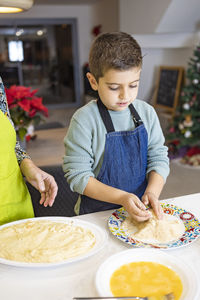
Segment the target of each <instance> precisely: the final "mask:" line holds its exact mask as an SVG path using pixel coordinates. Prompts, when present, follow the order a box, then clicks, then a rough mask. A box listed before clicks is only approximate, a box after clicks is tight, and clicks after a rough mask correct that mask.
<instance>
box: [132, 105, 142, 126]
mask: <svg viewBox="0 0 200 300" xmlns="http://www.w3.org/2000/svg"><path fill="white" fill-rule="evenodd" d="M129 109H130V111H131V114H132V117H133V122H134V123H135V127H138V126H140V125H142V124H143V122H142V120H141V118H140V116H139V115H138V113H137V111H136V109H135V107H134V106H133V104H132V103H131V104H130V105H129Z"/></svg>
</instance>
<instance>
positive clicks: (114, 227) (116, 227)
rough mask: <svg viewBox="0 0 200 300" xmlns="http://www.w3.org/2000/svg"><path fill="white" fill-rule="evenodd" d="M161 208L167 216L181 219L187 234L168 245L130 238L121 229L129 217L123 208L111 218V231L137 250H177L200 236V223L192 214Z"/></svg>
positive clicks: (170, 205)
mask: <svg viewBox="0 0 200 300" xmlns="http://www.w3.org/2000/svg"><path fill="white" fill-rule="evenodd" d="M161 206H162V208H163V211H164V213H165V214H169V215H172V216H175V217H177V218H179V219H180V220H181V221H182V222H183V224H184V226H185V233H184V234H183V235H182V236H181V237H180V238H179V239H178V240H176V241H173V242H170V243H167V244H158V243H145V242H142V241H138V240H136V239H134V238H133V237H130V236H128V234H127V233H126V232H125V231H124V230H123V229H122V228H121V224H122V222H123V221H124V220H125V219H126V217H127V215H128V213H127V212H126V211H125V210H124V208H123V207H122V208H119V209H117V210H115V211H114V212H113V213H112V215H111V216H110V218H109V220H108V226H109V229H110V231H111V232H112V234H113V235H114V236H116V237H117V238H118V239H120V240H121V241H123V242H125V243H127V244H130V245H132V246H134V247H137V248H139V247H140V248H141V247H142V248H159V249H170V248H177V247H182V246H186V245H188V244H190V243H192V242H193V241H194V240H196V239H197V238H198V237H199V236H200V222H199V220H198V219H196V218H195V216H194V215H193V214H192V213H190V212H188V211H186V210H184V209H182V208H179V207H177V206H175V205H172V204H161Z"/></svg>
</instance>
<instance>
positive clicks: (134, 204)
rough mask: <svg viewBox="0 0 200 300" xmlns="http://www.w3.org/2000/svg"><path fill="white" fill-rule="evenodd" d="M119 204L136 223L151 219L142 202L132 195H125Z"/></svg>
mask: <svg viewBox="0 0 200 300" xmlns="http://www.w3.org/2000/svg"><path fill="white" fill-rule="evenodd" d="M121 204H122V205H123V207H124V208H125V209H126V210H127V212H128V213H129V215H130V216H131V217H132V218H133V219H134V220H136V221H138V222H143V221H146V220H148V219H149V218H150V217H151V213H150V212H149V211H148V210H147V209H146V207H145V205H144V204H143V203H142V201H141V200H140V199H139V198H138V197H137V196H136V195H134V194H130V193H126V194H125V195H123V197H122V199H121Z"/></svg>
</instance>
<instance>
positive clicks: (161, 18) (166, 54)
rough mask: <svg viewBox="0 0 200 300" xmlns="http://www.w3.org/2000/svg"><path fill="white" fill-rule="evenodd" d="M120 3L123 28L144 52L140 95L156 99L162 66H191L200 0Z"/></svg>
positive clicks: (120, 21)
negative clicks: (189, 63)
mask: <svg viewBox="0 0 200 300" xmlns="http://www.w3.org/2000/svg"><path fill="white" fill-rule="evenodd" d="M119 6H120V9H119V19H120V20H119V24H120V30H121V31H126V32H128V33H130V34H132V35H133V36H134V37H135V38H136V40H138V42H139V44H140V45H141V47H142V52H143V55H144V59H143V69H142V75H141V81H140V87H139V92H138V98H141V99H144V100H145V101H149V102H152V99H151V98H152V96H153V93H154V92H155V86H156V84H157V80H158V70H159V66H163V65H164V66H183V67H185V69H187V67H188V65H187V63H188V61H189V58H190V57H191V56H192V53H193V49H194V47H195V46H196V42H197V39H196V38H195V37H194V32H195V31H197V30H198V26H199V24H200V13H199V12H200V1H199V0H190V1H188V0H166V1H164V0H150V1H146V0H140V1H137V0H119ZM158 33H159V34H158ZM166 33H167V34H166ZM197 36H198V35H197Z"/></svg>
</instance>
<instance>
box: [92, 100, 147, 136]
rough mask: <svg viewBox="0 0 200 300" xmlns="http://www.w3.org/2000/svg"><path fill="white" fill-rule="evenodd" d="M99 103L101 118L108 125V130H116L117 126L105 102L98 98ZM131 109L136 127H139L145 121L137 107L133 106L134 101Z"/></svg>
mask: <svg viewBox="0 0 200 300" xmlns="http://www.w3.org/2000/svg"><path fill="white" fill-rule="evenodd" d="M97 105H98V109H99V113H100V115H101V118H102V120H103V122H104V125H105V127H106V130H107V132H108V133H109V132H113V131H115V128H114V126H113V122H112V119H111V116H110V114H109V112H108V109H107V108H106V106H105V105H104V104H103V102H102V101H101V99H100V98H98V100H97ZM129 109H130V111H131V114H132V117H133V122H134V124H135V127H138V126H140V125H142V124H143V122H142V120H141V118H140V116H139V115H138V113H137V111H136V109H135V107H134V106H133V104H132V103H131V104H130V105H129Z"/></svg>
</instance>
